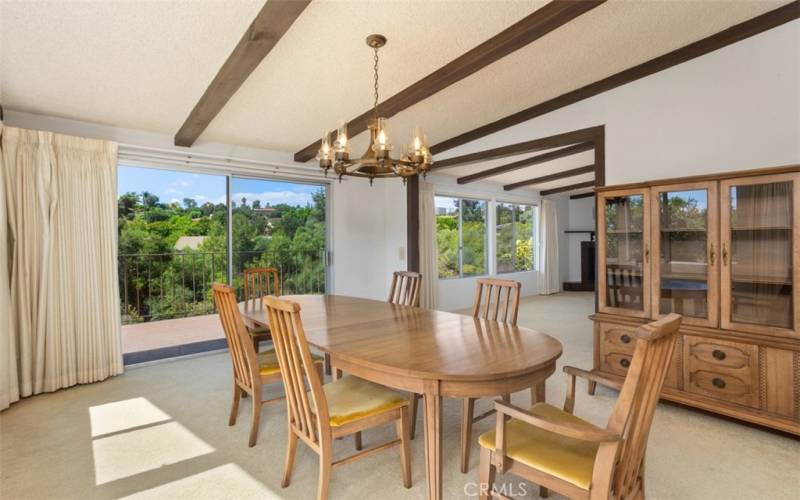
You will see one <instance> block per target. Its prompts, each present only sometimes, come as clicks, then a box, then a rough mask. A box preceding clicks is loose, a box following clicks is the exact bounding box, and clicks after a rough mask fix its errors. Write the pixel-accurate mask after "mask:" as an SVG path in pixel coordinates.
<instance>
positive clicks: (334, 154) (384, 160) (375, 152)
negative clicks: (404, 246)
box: [317, 35, 433, 184]
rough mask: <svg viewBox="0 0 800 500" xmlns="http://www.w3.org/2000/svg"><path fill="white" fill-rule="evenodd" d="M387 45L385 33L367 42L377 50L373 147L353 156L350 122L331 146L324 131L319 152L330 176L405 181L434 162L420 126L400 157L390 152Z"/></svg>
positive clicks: (341, 127)
mask: <svg viewBox="0 0 800 500" xmlns="http://www.w3.org/2000/svg"><path fill="white" fill-rule="evenodd" d="M385 44H386V37H385V36H383V35H370V36H368V37H367V45H368V46H370V47H372V49H373V50H374V51H375V57H374V59H375V65H374V67H373V69H374V75H375V101H374V104H373V117H372V118H371V119H370V120H369V122H368V124H367V127H368V128H369V147H367V150H366V151H365V152H364V154H363V155H361V158H358V159H356V160H351V159H350V142H349V138H348V137H347V123H346V122H344V121H342V122H340V123H339V128H338V132H337V136H336V141H335V142H334V143H333V144H332V145H331V143H330V139H329V137H328V133H327V132H324V133H323V134H322V143H321V146H320V148H319V152H318V154H317V160H319V166H320V168H322V170H323V171H324V172H325V175H326V176H327V175H328V171H329V170H330V169H333V171H334V173H335V174H337V175H338V176H339V180H340V181H341V179H342V177H343V176H345V175H351V176H353V177H367V178H369V182H370V184H372V181H373V179H375V178H376V177H401V178H402V179H403V182H404V183H405V180H406V178H408V177H411V176H414V175H418V174H423V176H424V175H426V174H427V172H428V170H430V168H431V165H432V164H433V157H432V156H431V153H430V150H429V149H428V138H427V137H426V136H425V135H424V134H423V133H422V130H421V129H420V127H418V126H417V127H414V131H413V133H412V137H411V143H410V144H408V145H406V146H404V148H403V153H402V155H401V157H400V159H394V158H392V157H391V155H390V153H391V151H392V142H391V141H390V140H389V132H388V130H387V120H386V118H384V117H381V116H378V49H379V48H381V47H383V46H384V45H385Z"/></svg>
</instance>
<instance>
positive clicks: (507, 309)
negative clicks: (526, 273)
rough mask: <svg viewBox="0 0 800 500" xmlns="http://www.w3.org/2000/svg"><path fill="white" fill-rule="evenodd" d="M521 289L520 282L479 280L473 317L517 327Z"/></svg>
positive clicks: (491, 279)
mask: <svg viewBox="0 0 800 500" xmlns="http://www.w3.org/2000/svg"><path fill="white" fill-rule="evenodd" d="M521 289H522V284H521V283H520V282H519V281H514V280H503V279H495V278H480V279H478V281H477V283H476V284H475V300H474V302H473V303H472V316H474V317H476V318H483V319H491V320H494V321H500V322H501V323H509V324H511V325H516V324H517V315H518V314H519V294H520V290H521ZM484 298H485V301H484ZM501 303H502V308H501ZM501 311H502V314H501Z"/></svg>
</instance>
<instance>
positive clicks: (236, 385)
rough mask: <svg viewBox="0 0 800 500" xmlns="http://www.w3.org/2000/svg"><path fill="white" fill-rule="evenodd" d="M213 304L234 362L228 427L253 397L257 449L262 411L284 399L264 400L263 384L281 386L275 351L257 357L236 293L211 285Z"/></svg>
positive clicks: (253, 436)
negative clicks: (242, 401) (241, 405)
mask: <svg viewBox="0 0 800 500" xmlns="http://www.w3.org/2000/svg"><path fill="white" fill-rule="evenodd" d="M212 289H213V293H214V303H215V304H216V305H217V310H218V311H219V319H220V321H221V322H222V330H223V331H224V332H225V340H226V341H227V343H228V351H229V352H230V354H231V361H232V362H233V405H232V406H231V414H230V417H229V419H228V425H235V424H236V417H237V416H238V414H239V400H240V398H241V396H242V395H243V394H249V395H250V396H251V397H252V405H253V409H252V412H253V417H252V423H251V427H250V442H249V445H250V446H251V447H252V446H255V445H256V440H257V439H258V426H259V424H260V421H261V407H262V406H263V405H265V404H269V403H275V402H277V401H280V400H282V399H283V397H279V398H273V399H267V400H264V399H262V395H261V387H262V386H263V385H264V384H270V383H273V382H280V380H281V374H280V366H279V364H278V358H277V356H276V354H275V350H274V349H270V350H268V351H264V352H262V353H258V354H257V353H256V351H255V349H254V348H253V344H252V341H251V337H250V334H249V333H248V332H247V329H246V328H245V325H244V320H243V319H242V316H241V314H240V313H239V307H238V305H237V303H236V292H234V290H233V288H231V287H230V286H228V285H223V284H219V283H214V284H213V285H212ZM314 363H315V366H316V367H317V369H318V370H319V372H320V373H321V371H322V358H321V357H319V356H317V357H315V358H314Z"/></svg>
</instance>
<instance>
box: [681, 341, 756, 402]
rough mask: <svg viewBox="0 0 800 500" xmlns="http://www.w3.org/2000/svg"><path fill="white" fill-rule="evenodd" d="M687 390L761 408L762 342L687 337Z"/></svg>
mask: <svg viewBox="0 0 800 500" xmlns="http://www.w3.org/2000/svg"><path fill="white" fill-rule="evenodd" d="M684 381H685V388H684V389H685V390H686V391H688V392H692V393H695V394H700V395H703V396H708V397H712V398H717V399H722V400H725V401H730V402H732V403H738V404H741V405H745V406H750V407H753V408H757V407H758V406H759V395H758V387H759V384H758V346H755V345H750V344H743V343H738V342H727V341H723V340H716V339H706V338H702V337H692V336H688V335H687V336H685V337H684Z"/></svg>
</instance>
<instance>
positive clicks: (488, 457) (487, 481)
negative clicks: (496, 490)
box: [478, 446, 497, 500]
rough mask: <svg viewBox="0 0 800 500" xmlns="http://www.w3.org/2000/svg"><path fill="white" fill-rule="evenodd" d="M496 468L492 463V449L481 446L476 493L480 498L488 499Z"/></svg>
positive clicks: (482, 499) (481, 499)
mask: <svg viewBox="0 0 800 500" xmlns="http://www.w3.org/2000/svg"><path fill="white" fill-rule="evenodd" d="M496 470H497V469H495V466H494V464H492V450H489V449H487V448H484V447H483V446H481V465H480V473H479V475H478V494H479V497H480V500H488V499H489V498H491V496H492V495H491V492H492V487H493V486H494V476H495V472H496Z"/></svg>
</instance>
